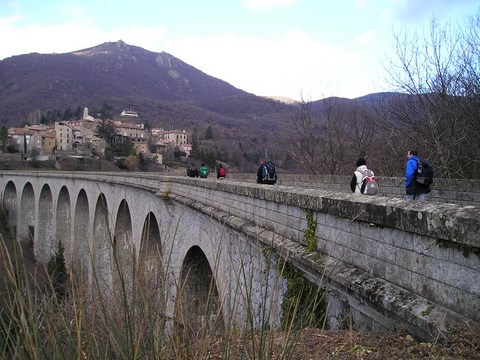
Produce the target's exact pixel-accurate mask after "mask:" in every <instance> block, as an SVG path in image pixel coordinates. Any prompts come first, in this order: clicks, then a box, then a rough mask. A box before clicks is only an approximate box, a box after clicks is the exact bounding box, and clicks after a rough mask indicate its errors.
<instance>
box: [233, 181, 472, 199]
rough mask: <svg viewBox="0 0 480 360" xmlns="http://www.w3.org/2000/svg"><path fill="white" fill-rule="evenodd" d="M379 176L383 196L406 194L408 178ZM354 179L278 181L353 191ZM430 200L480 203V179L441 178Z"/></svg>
mask: <svg viewBox="0 0 480 360" xmlns="http://www.w3.org/2000/svg"><path fill="white" fill-rule="evenodd" d="M228 178H229V179H230V180H234V181H241V182H249V183H255V182H256V177H255V174H250V173H229V174H228ZM377 179H378V182H379V185H380V195H381V196H392V197H398V198H401V197H403V196H404V195H405V178H403V177H384V176H377ZM350 180H351V176H344V175H308V174H279V175H278V182H277V184H278V185H285V186H294V187H306V188H312V189H320V190H327V191H340V192H345V193H350V192H351V190H350ZM428 199H429V200H430V201H435V202H448V203H452V204H459V205H475V206H480V180H477V179H442V178H437V179H435V182H434V184H433V186H432V191H431V192H430V193H429V194H428Z"/></svg>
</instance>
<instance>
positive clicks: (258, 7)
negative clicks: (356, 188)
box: [0, 0, 480, 100]
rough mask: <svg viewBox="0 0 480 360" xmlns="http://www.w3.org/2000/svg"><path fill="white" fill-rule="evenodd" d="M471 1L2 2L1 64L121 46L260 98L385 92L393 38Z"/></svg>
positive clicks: (473, 3) (467, 10) (459, 12)
mask: <svg viewBox="0 0 480 360" xmlns="http://www.w3.org/2000/svg"><path fill="white" fill-rule="evenodd" d="M479 9H480V3H479V2H478V1H477V0H327V1H325V0H218V1H217V0H211V1H209V0H203V1H200V0H169V1H166V0H136V1H119V0H81V1H80V0H48V1H39V0H1V1H0V59H4V58H7V57H10V56H14V55H20V54H26V53H31V52H39V53H63V52H70V51H74V50H80V49H84V48H88V47H92V46H95V45H98V44H101V43H103V42H107V41H117V40H123V41H125V42H126V43H127V44H130V45H136V46H140V47H142V48H145V49H147V50H150V51H154V52H161V51H166V52H168V53H170V54H171V55H173V56H175V57H177V58H179V59H181V60H183V61H185V62H186V63H188V64H190V65H192V66H194V67H196V68H197V69H199V70H201V71H203V72H205V73H207V74H209V75H212V76H215V77H217V78H220V79H222V80H225V81H227V82H229V83H230V84H232V85H233V86H235V87H237V88H240V89H242V90H245V91H248V92H251V93H254V94H256V95H259V96H283V97H289V98H293V99H299V98H300V96H302V97H303V98H304V99H305V100H318V99H321V98H324V97H329V96H342V97H347V98H355V97H359V96H363V95H367V94H369V93H372V92H379V91H388V90H391V88H390V87H389V86H388V85H386V84H387V82H386V81H385V80H386V79H387V80H388V78H387V77H386V75H385V73H384V67H385V66H386V64H387V59H389V58H390V57H391V56H392V55H391V53H390V52H391V50H392V48H393V44H394V37H393V31H394V30H395V31H398V30H402V29H407V30H408V31H410V32H413V31H415V30H418V31H422V29H428V26H429V22H430V20H431V18H432V16H435V18H436V19H437V20H438V21H440V22H443V21H450V22H451V23H452V24H466V22H467V19H468V17H469V16H473V15H475V14H476V13H477V12H478V10H479Z"/></svg>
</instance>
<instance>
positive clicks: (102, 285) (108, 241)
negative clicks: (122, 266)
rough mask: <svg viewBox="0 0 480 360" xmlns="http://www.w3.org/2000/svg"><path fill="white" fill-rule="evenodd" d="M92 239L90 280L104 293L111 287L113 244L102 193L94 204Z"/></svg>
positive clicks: (105, 200)
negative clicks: (91, 277)
mask: <svg viewBox="0 0 480 360" xmlns="http://www.w3.org/2000/svg"><path fill="white" fill-rule="evenodd" d="M92 240H93V241H92V276H93V279H92V281H93V285H94V286H96V287H97V288H98V290H99V291H100V293H104V292H106V291H108V290H110V289H111V288H110V285H111V273H110V261H111V256H110V254H111V251H112V246H113V237H112V234H111V233H110V226H109V222H108V207H107V199H106V198H105V195H104V194H100V195H99V196H98V198H97V202H96V205H95V213H94V219H93V239H92Z"/></svg>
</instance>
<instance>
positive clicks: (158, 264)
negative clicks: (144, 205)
mask: <svg viewBox="0 0 480 360" xmlns="http://www.w3.org/2000/svg"><path fill="white" fill-rule="evenodd" d="M139 265H140V271H139V273H140V275H141V277H142V280H143V281H144V283H145V285H146V286H147V289H148V288H151V287H154V288H157V287H158V285H160V284H159V283H158V280H160V278H161V277H162V274H163V269H162V243H161V238H160V227H159V225H158V222H157V218H156V217H155V214H154V213H153V212H149V213H148V214H147V217H146V218H145V222H144V223H143V229H142V238H141V244H140V256H139Z"/></svg>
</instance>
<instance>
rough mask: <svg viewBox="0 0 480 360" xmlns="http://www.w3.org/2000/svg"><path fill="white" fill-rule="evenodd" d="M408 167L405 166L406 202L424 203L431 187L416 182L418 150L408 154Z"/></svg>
mask: <svg viewBox="0 0 480 360" xmlns="http://www.w3.org/2000/svg"><path fill="white" fill-rule="evenodd" d="M407 158H408V160H407V165H406V166H405V189H406V195H405V200H418V201H424V200H425V194H426V193H428V192H429V191H430V189H429V187H428V186H427V185H424V184H419V183H417V182H416V181H415V177H416V172H417V167H418V161H419V160H420V159H419V157H418V152H417V151H416V150H409V151H408V153H407Z"/></svg>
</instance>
